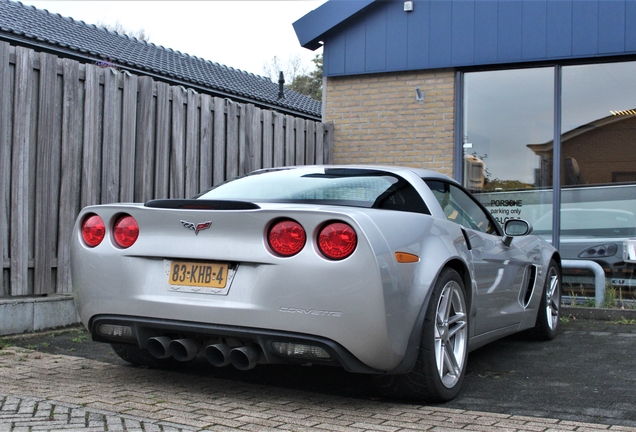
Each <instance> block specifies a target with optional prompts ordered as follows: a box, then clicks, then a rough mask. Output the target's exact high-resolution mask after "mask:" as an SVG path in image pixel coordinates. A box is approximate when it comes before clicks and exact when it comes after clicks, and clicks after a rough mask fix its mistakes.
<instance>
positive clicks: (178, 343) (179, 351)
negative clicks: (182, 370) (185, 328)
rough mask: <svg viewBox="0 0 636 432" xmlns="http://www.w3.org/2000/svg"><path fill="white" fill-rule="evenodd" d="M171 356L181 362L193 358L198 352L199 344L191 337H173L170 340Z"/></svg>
mask: <svg viewBox="0 0 636 432" xmlns="http://www.w3.org/2000/svg"><path fill="white" fill-rule="evenodd" d="M170 352H172V356H173V357H174V358H175V359H177V360H179V361H182V362H187V361H190V360H192V359H194V358H195V357H196V356H197V353H198V352H199V344H197V343H196V342H195V341H193V340H192V339H175V340H173V341H171V342H170Z"/></svg>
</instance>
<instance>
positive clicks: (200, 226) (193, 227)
mask: <svg viewBox="0 0 636 432" xmlns="http://www.w3.org/2000/svg"><path fill="white" fill-rule="evenodd" d="M181 224H182V225H183V226H184V227H185V228H187V229H191V230H192V231H194V235H199V231H203V230H204V229H208V228H210V227H211V226H212V221H207V222H201V223H197V224H195V223H192V222H188V221H184V220H182V221H181Z"/></svg>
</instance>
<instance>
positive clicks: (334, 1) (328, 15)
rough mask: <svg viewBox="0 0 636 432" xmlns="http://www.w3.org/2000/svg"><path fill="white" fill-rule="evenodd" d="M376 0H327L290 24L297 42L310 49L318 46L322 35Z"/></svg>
mask: <svg viewBox="0 0 636 432" xmlns="http://www.w3.org/2000/svg"><path fill="white" fill-rule="evenodd" d="M376 1H377V0H329V1H328V2H327V3H325V4H323V5H321V6H319V7H318V8H316V9H314V10H313V11H311V12H309V13H308V14H307V15H305V16H303V17H302V18H300V19H299V20H297V21H296V22H294V23H293V24H292V25H293V26H294V31H295V32H296V36H297V37H298V42H300V45H301V46H302V47H304V48H307V49H310V50H312V51H314V50H316V49H318V48H320V47H321V46H322V45H321V43H320V41H321V39H322V36H323V35H324V34H325V33H327V32H328V31H329V30H331V29H332V28H334V27H336V26H337V25H338V24H340V23H342V22H343V21H345V20H347V19H349V18H351V17H352V16H353V15H355V14H357V13H358V12H360V11H362V10H363V9H365V8H366V7H367V6H369V5H370V4H372V3H374V2H376Z"/></svg>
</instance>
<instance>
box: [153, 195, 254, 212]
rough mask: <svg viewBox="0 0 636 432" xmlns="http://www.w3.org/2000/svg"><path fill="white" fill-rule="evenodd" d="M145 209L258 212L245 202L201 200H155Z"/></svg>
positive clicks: (249, 203)
mask: <svg viewBox="0 0 636 432" xmlns="http://www.w3.org/2000/svg"><path fill="white" fill-rule="evenodd" d="M144 206H146V207H153V208H164V209H184V210H258V209H260V207H259V206H257V205H256V204H254V203H251V202H245V201H219V200H201V199H176V198H175V199H156V200H150V201H148V202H147V203H146V204H144Z"/></svg>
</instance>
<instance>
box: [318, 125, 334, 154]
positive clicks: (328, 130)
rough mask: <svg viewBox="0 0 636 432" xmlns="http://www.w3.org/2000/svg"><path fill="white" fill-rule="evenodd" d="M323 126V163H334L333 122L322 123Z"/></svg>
mask: <svg viewBox="0 0 636 432" xmlns="http://www.w3.org/2000/svg"><path fill="white" fill-rule="evenodd" d="M320 125H321V126H322V127H323V131H324V133H323V139H324V143H323V155H324V156H323V160H324V162H323V163H326V164H332V163H333V123H320Z"/></svg>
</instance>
